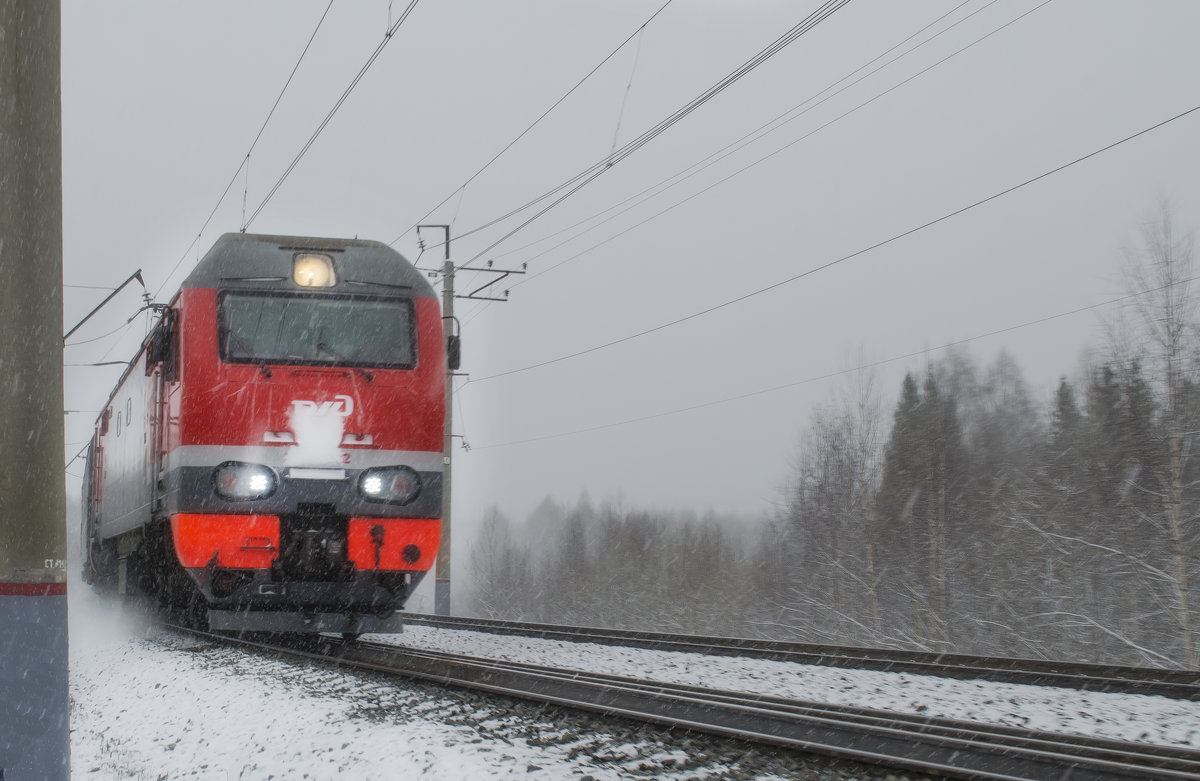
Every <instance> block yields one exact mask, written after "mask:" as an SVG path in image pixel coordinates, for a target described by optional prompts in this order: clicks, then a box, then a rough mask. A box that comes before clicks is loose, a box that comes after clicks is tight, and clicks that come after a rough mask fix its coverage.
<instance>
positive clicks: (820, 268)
mask: <svg viewBox="0 0 1200 781" xmlns="http://www.w3.org/2000/svg"><path fill="white" fill-rule="evenodd" d="M1197 111H1200V105H1197V106H1193V107H1192V108H1190V109H1188V110H1186V111H1183V112H1181V113H1179V114H1176V115H1175V116H1173V117H1170V118H1169V119H1164V120H1162V121H1161V122H1157V123H1155V124H1153V125H1151V126H1150V127H1147V128H1144V129H1142V130H1139V131H1137V132H1136V133H1133V134H1131V135H1128V136H1126V137H1124V138H1122V139H1120V140H1119V141H1114V142H1113V143H1111V144H1108V145H1107V146H1104V147H1101V148H1100V149H1096V150H1094V151H1092V152H1089V153H1087V154H1086V155H1083V156H1082V157H1077V158H1075V159H1074V160H1072V161H1071V162H1069V163H1064V164H1062V165H1060V166H1057V167H1056V168H1052V169H1050V170H1049V171H1045V172H1043V173H1040V174H1038V175H1037V176H1034V177H1032V178H1030V179H1026V180H1025V181H1023V182H1021V183H1020V184H1015V185H1013V186H1011V187H1008V188H1006V189H1004V190H1001V191H1000V192H997V193H993V194H992V195H989V196H987V197H986V198H982V199H980V200H978V201H975V202H974V203H971V204H968V205H967V206H963V207H961V208H959V209H955V210H954V211H952V212H948V213H947V214H943V215H942V216H940V217H937V218H935V219H932V220H929V221H928V222H925V223H922V224H921V225H918V226H916V227H914V228H909V229H908V230H906V231H903V232H901V233H897V234H895V235H893V236H891V237H890V238H887V239H884V240H882V241H879V242H876V243H874V244H872V245H870V246H868V247H864V248H862V249H859V250H855V251H854V252H851V253H850V254H848V255H843V256H842V257H840V258H837V259H835V260H831V261H829V262H828V263H823V264H821V265H820V266H815V267H813V268H810V269H808V270H807V271H804V272H802V273H800V274H796V275H794V276H791V277H788V278H787V279H782V280H780V281H778V282H774V283H772V284H770V285H767V286H766V287H762V288H759V289H757V290H754V291H751V292H749V293H745V294H743V295H740V296H737V297H736V298H731V299H729V300H727V301H724V302H722V303H720V304H715V305H713V306H710V307H708V308H706V309H701V310H699V311H697V312H693V313H691V314H689V315H685V316H684V317H680V318H676V319H675V320H671V321H669V322H666V323H662V324H660V325H657V326H654V327H653V328H648V329H646V330H644V331H639V332H637V333H634V334H630V335H629V336H624V337H622V338H620V339H614V340H612V341H610V342H605V343H604V344H599V345H596V346H594V347H589V348H587V349H584V350H579V351H577V352H573V353H570V354H568V355H562V356H559V357H557V358H551V359H549V360H545V361H541V362H539V363H535V364H530V365H528V366H523V367H521V368H518V369H510V370H509V371H505V372H499V373H497V374H491V375H488V376H486V377H481V378H479V379H473V380H471V382H486V381H487V380H494V379H497V378H499V377H507V376H509V375H512V374H519V373H521V372H525V371H530V370H532V369H538V368H541V367H543V366H550V365H551V364H555V363H560V362H562V361H566V360H569V359H571V358H577V357H579V356H581V355H587V354H589V353H594V352H597V351H599V350H603V349H606V348H608V347H613V346H615V345H618V344H623V343H625V342H629V341H632V340H634V339H638V338H640V337H643V336H647V335H649V334H652V333H656V332H658V331H662V330H665V329H667V328H670V327H672V326H676V325H679V324H681V323H686V322H688V321H689V320H695V319H696V318H699V317H703V316H704V315H707V314H711V313H712V312H716V311H717V310H720V309H724V308H725V307H728V306H732V305H733V304H737V303H740V302H742V301H746V300H747V299H750V298H754V297H755V296H759V295H762V294H763V293H767V292H770V291H772V290H775V289H776V288H779V287H783V286H784V285H787V284H790V283H792V282H795V281H797V280H800V279H804V278H805V277H808V276H811V275H813V274H816V273H817V272H819V271H824V270H825V269H828V268H832V267H833V266H836V265H838V264H840V263H845V262H846V261H848V260H852V259H854V258H857V257H859V256H860V255H864V254H866V253H868V252H870V251H872V250H875V249H879V248H880V247H883V246H886V245H888V244H891V243H893V242H895V241H899V240H900V239H903V238H905V237H907V236H911V235H913V234H914V233H917V232H919V231H922V230H925V229H926V228H929V227H932V226H934V225H937V224H939V223H942V222H945V221H946V220H949V219H952V218H954V217H957V216H958V215H960V214H963V213H965V212H968V211H971V210H972V209H975V208H976V207H979V206H982V205H983V204H986V203H989V202H991V201H994V200H996V199H997V198H1001V197H1003V196H1005V195H1008V194H1009V193H1012V192H1015V191H1016V190H1019V189H1021V188H1023V187H1026V186H1028V185H1030V184H1033V183H1034V182H1038V181H1040V180H1042V179H1045V178H1047V177H1049V176H1053V175H1054V174H1056V173H1059V172H1061V171H1064V170H1066V169H1068V168H1070V167H1072V166H1074V165H1077V164H1079V163H1082V162H1084V161H1085V160H1089V159H1091V158H1093V157H1096V156H1097V155H1100V154H1103V153H1104V152H1107V151H1109V150H1111V149H1115V148H1116V147H1118V146H1120V145H1122V144H1124V143H1126V142H1128V141H1132V140H1134V139H1136V138H1139V137H1141V136H1143V135H1146V134H1147V133H1150V132H1153V131H1155V130H1158V129H1159V128H1161V127H1164V126H1166V125H1168V124H1170V123H1172V122H1175V121H1177V120H1179V119H1182V118H1184V117H1186V116H1188V115H1190V114H1193V113H1195V112H1197Z"/></svg>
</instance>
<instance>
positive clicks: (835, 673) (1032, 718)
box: [364, 626, 1200, 749]
mask: <svg viewBox="0 0 1200 781" xmlns="http://www.w3.org/2000/svg"><path fill="white" fill-rule="evenodd" d="M364 639H370V640H375V641H380V642H390V643H395V644H397V645H404V646H409V647H413V648H426V649H431V650H440V651H447V652H452V653H460V654H469V655H473V656H485V657H489V658H496V659H504V660H507V661H514V662H526V663H530V664H540V665H547V666H555V667H564V668H568V669H577V670H587V671H590V672H598V673H609V674H614V675H624V676H629V677H633V678H640V679H644V680H652V681H660V682H666V683H679V684H687V685H692V686H704V687H708V688H712V689H726V690H729V691H737V692H749V693H754V694H765V695H772V696H776V697H788V698H793V699H798V700H807V701H813V702H820V703H828V704H834V705H852V706H856V707H860V708H872V709H878V710H886V711H893V712H902V713H914V714H920V715H922V716H930V717H940V718H950V719H962V720H965V721H974V722H985V723H993V724H1003V725H1007V726H1011V727H1023V728H1028V729H1036V730H1048V731H1052V732H1065V733H1075V734H1083V735H1096V736H1098V737H1104V738H1111V739H1115V740H1126V741H1135V742H1144V743H1159V744H1165V745H1172V746H1184V747H1190V748H1197V749H1200V703H1198V702H1189V701H1187V700H1174V699H1169V698H1166V697H1147V696H1141V695H1136V694H1109V693H1105V692H1084V691H1076V690H1073V689H1056V688H1051V687H1045V686H1030V685H1024V684H1010V683H991V682H986V681H959V680H951V679H946V678H937V677H934V676H928V675H912V674H909V673H888V672H875V671H870V670H845V669H839V668H836V667H821V666H816V665H806V664H795V663H791V662H773V661H765V660H759V659H742V658H737V657H724V656H705V655H703V654H694V653H676V652H670V651H649V650H643V649H636V648H620V647H615V646H608V645H598V644H591V643H568V642H563V641H559V640H542V639H536V638H524V637H513V636H507V635H496V634H487V633H484V632H472V631H467V630H450V629H436V628H433V627H426V626H408V627H405V630H404V633H403V634H400V635H371V636H369V637H366V638H364Z"/></svg>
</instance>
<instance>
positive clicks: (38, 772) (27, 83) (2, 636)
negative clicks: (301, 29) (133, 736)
mask: <svg viewBox="0 0 1200 781" xmlns="http://www.w3.org/2000/svg"><path fill="white" fill-rule="evenodd" d="M60 13H61V11H60V8H59V3H57V2H49V3H48V2H45V0H0V378H2V380H3V381H2V382H0V778H4V779H7V781H17V779H66V778H68V777H69V776H70V732H69V710H68V694H67V583H66V558H67V534H66V517H65V516H66V509H65V499H64V496H63V491H64V485H63V482H64V477H63V378H62V344H63V341H62V324H63V304H62V111H61V96H60V80H59V67H60V47H61V17H60Z"/></svg>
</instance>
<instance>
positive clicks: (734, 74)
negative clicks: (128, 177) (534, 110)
mask: <svg viewBox="0 0 1200 781" xmlns="http://www.w3.org/2000/svg"><path fill="white" fill-rule="evenodd" d="M849 2H850V0H827V2H825V3H824V4H823V5H821V6H820V7H819V8H818V9H817V10H815V11H813V12H812V13H811V14H809V15H808V16H807V17H805V18H804V19H803V20H801V21H800V22H798V23H797V24H795V25H794V26H793V27H792V28H790V29H789V30H788V31H787V32H786V33H784V34H783V35H781V36H780V37H779V38H777V39H776V40H775V41H773V42H772V43H771V44H769V45H768V46H767V47H765V48H764V49H762V50H761V51H759V52H758V53H757V54H755V55H754V56H753V57H751V58H750V59H749V60H747V61H746V62H744V63H743V64H742V65H740V66H738V67H737V68H735V69H734V70H733V71H731V72H730V73H728V74H726V75H725V76H724V77H723V78H722V79H720V80H719V81H717V82H716V83H715V84H713V85H712V86H710V87H709V88H708V89H706V90H704V91H703V92H702V93H700V94H699V95H697V96H696V97H695V98H693V99H692V100H690V101H688V102H687V103H686V104H684V105H683V106H681V107H680V108H679V109H677V110H676V111H675V112H674V113H672V114H670V115H669V116H667V117H665V118H664V119H662V120H660V121H659V122H658V123H657V124H656V125H654V126H653V127H651V128H650V129H648V130H646V131H645V132H643V133H642V134H641V135H640V136H638V137H637V138H635V139H633V140H632V141H630V142H628V143H627V144H625V145H624V146H622V147H621V148H620V149H618V150H617V151H616V152H615V153H613V154H609V155H607V156H605V157H604V158H603V159H601V160H598V161H597V162H595V163H593V164H592V165H591V166H589V167H588V168H586V169H584V170H582V171H580V172H579V173H577V174H575V175H574V176H572V177H571V178H569V179H567V180H566V181H564V182H562V183H561V184H558V185H556V186H555V187H554V188H552V189H550V190H548V191H546V192H544V193H542V194H541V195H539V196H537V197H535V198H533V199H532V200H529V201H527V202H526V203H524V204H523V205H521V206H518V207H517V208H515V209H512V210H510V211H509V212H507V213H506V214H504V215H501V216H499V217H496V218H494V219H492V220H489V221H488V222H486V223H484V224H482V225H479V226H477V227H475V228H472V229H470V230H468V231H464V232H463V233H460V234H459V235H458V236H457V237H455V240H456V241H457V240H461V239H463V238H465V237H467V236H470V235H473V234H475V233H479V232H480V231H483V230H485V229H487V228H490V227H492V226H495V225H498V224H500V223H502V222H504V221H506V220H508V219H510V218H512V217H515V216H516V215H518V214H520V213H521V212H524V211H526V210H528V209H531V208H533V207H535V206H537V205H538V204H540V203H542V202H544V201H547V200H549V199H550V198H554V196H556V195H558V194H559V193H563V194H562V195H558V197H557V198H555V199H554V200H553V201H551V202H550V203H549V204H548V205H546V206H544V207H542V208H541V209H540V210H539V211H538V212H536V213H535V214H534V215H533V216H531V217H528V218H527V219H525V221H523V222H521V223H520V224H519V225H517V226H516V227H515V228H513V229H511V230H509V231H508V232H507V233H505V234H504V235H503V236H501V237H500V238H499V239H497V240H495V241H494V242H492V243H491V244H490V245H488V246H487V247H485V248H484V249H483V250H482V251H480V252H478V253H476V254H475V255H474V256H473V257H472V258H470V259H469V260H468V261H467V262H466V263H464V264H463V265H462V266H461V268H463V269H467V270H470V269H471V265H470V264H471V263H473V262H475V261H476V260H479V259H480V258H481V257H483V256H484V255H486V254H487V253H489V252H491V251H492V250H493V249H495V248H496V247H497V246H499V245H500V244H502V243H504V242H505V241H507V240H508V239H510V238H512V236H514V235H516V234H517V233H518V232H520V231H521V230H523V229H524V228H526V227H527V226H528V225H530V224H532V223H533V222H535V221H536V220H538V219H540V218H541V217H542V216H544V215H545V214H546V213H548V212H549V211H551V210H552V209H554V208H555V207H556V206H558V205H559V204H561V203H562V202H563V201H565V200H567V199H568V198H570V197H571V196H572V195H574V194H575V193H577V192H579V191H580V190H581V189H583V188H584V187H586V186H587V185H588V184H590V183H591V182H593V181H595V180H596V179H597V178H599V177H600V176H602V175H603V174H604V173H605V172H607V171H609V170H610V169H612V168H613V167H614V166H616V165H617V164H618V163H620V162H622V161H623V160H625V159H627V158H628V157H629V156H630V155H633V154H634V153H635V152H637V151H638V150H639V149H641V148H642V147H644V146H646V145H647V144H649V143H651V142H652V141H654V140H655V139H656V138H658V137H659V136H661V135H662V134H663V133H665V132H666V131H667V130H669V129H670V128H672V127H674V126H675V125H676V124H678V123H679V122H680V121H682V120H683V119H684V118H685V117H687V116H688V115H690V114H691V113H693V112H694V111H696V110H697V109H699V108H700V107H702V106H704V105H705V104H706V103H708V102H709V101H710V100H712V99H713V98H715V97H716V96H717V95H719V94H721V93H722V92H724V91H725V90H726V89H728V88H729V87H731V86H733V85H734V84H736V83H737V82H738V81H740V80H741V79H742V78H744V77H745V76H746V75H747V74H749V73H751V72H752V71H754V70H755V69H756V68H758V67H759V66H761V65H762V64H764V63H765V62H767V61H768V60H770V59H771V58H772V57H774V56H775V55H776V54H778V53H779V52H781V51H783V50H784V49H785V48H786V47H787V46H789V45H791V44H792V43H794V42H795V41H797V40H799V39H800V38H801V37H802V36H803V35H804V34H805V33H807V32H808V31H809V30H811V29H813V28H814V27H816V26H817V25H818V24H820V23H821V22H823V21H824V20H825V19H827V18H828V17H829V16H831V15H833V14H834V13H835V12H837V11H838V10H840V9H841V8H842V7H843V6H845V5H847V4H848V3H849ZM564 191H565V192H564Z"/></svg>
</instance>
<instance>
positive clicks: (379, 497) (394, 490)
mask: <svg viewBox="0 0 1200 781" xmlns="http://www.w3.org/2000/svg"><path fill="white" fill-rule="evenodd" d="M358 492H359V493H360V494H362V497H363V498H364V499H366V500H367V501H368V502H386V503H388V504H408V503H409V502H411V501H412V500H413V499H416V498H417V495H418V494H420V493H421V476H420V475H418V474H417V472H416V470H414V469H413V468H412V467H408V466H384V467H375V468H373V469H368V470H366V471H365V472H363V473H362V475H361V476H360V477H359V478H358Z"/></svg>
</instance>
